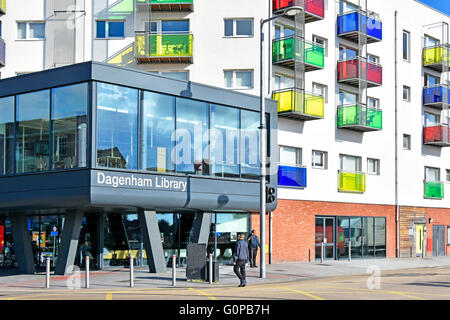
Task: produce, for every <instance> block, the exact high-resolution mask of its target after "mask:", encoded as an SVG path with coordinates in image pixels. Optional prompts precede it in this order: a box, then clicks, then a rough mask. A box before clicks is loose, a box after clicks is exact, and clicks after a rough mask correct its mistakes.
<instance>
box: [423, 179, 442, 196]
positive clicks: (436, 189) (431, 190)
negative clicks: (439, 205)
mask: <svg viewBox="0 0 450 320" xmlns="http://www.w3.org/2000/svg"><path fill="white" fill-rule="evenodd" d="M424 194H425V198H432V199H443V198H444V184H443V183H442V182H440V181H424Z"/></svg>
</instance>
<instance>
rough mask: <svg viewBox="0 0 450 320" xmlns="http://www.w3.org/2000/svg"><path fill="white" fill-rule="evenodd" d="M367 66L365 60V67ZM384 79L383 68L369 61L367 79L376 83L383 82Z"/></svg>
mask: <svg viewBox="0 0 450 320" xmlns="http://www.w3.org/2000/svg"><path fill="white" fill-rule="evenodd" d="M364 67H365V62H364V63H363V68H364ZM382 79H383V68H382V67H381V66H377V65H375V64H371V63H369V66H368V68H367V81H370V82H374V83H379V84H381V83H382V81H383V80H382Z"/></svg>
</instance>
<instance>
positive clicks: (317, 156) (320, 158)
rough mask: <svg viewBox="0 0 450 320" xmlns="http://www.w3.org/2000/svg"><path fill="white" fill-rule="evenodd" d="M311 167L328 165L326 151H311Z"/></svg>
mask: <svg viewBox="0 0 450 320" xmlns="http://www.w3.org/2000/svg"><path fill="white" fill-rule="evenodd" d="M311 165H312V167H313V168H321V169H326V168H327V166H328V153H327V152H325V151H317V150H313V151H312V164H311Z"/></svg>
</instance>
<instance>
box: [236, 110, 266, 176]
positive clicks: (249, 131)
mask: <svg viewBox="0 0 450 320" xmlns="http://www.w3.org/2000/svg"><path fill="white" fill-rule="evenodd" d="M259 123H260V119H259V113H258V112H253V111H247V110H241V144H240V146H241V154H240V163H241V177H242V178H247V179H258V178H259V174H260V168H259V167H260V159H259V158H260V156H259V129H258V128H259ZM268 149H269V148H268Z"/></svg>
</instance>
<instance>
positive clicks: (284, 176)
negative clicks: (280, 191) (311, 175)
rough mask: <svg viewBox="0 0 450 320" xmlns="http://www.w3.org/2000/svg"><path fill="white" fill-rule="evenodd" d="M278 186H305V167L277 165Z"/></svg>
mask: <svg viewBox="0 0 450 320" xmlns="http://www.w3.org/2000/svg"><path fill="white" fill-rule="evenodd" d="M278 186H279V187H294V188H306V168H305V167H298V166H289V165H279V166H278Z"/></svg>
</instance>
